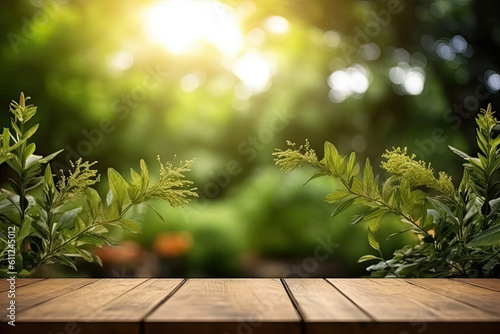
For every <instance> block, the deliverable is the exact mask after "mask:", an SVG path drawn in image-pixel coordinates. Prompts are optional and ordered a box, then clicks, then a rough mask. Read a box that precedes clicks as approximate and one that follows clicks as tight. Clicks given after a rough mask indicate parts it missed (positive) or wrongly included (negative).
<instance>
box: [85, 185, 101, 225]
mask: <svg viewBox="0 0 500 334" xmlns="http://www.w3.org/2000/svg"><path fill="white" fill-rule="evenodd" d="M85 195H86V198H87V205H88V207H89V210H90V215H91V217H92V218H93V219H95V218H96V217H97V216H98V215H99V214H100V213H101V212H102V200H101V196H99V193H98V192H97V190H95V189H92V188H86V189H85Z"/></svg>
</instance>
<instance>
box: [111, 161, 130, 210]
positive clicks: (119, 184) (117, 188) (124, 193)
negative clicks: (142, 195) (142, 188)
mask: <svg viewBox="0 0 500 334" xmlns="http://www.w3.org/2000/svg"><path fill="white" fill-rule="evenodd" d="M108 179H109V189H110V190H111V193H112V194H113V199H114V200H115V201H116V203H117V205H118V210H119V212H120V213H121V208H122V206H123V205H124V204H125V202H126V201H127V198H128V190H127V189H128V183H127V181H125V179H124V178H123V177H122V176H121V175H120V173H118V172H117V171H116V170H114V169H113V168H109V169H108Z"/></svg>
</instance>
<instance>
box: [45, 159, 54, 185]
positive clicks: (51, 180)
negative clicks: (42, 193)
mask: <svg viewBox="0 0 500 334" xmlns="http://www.w3.org/2000/svg"><path fill="white" fill-rule="evenodd" d="M43 179H44V181H45V184H46V185H47V187H48V188H49V189H55V187H56V186H55V184H54V178H53V177H52V170H51V168H50V164H48V165H47V167H45V174H44V176H43Z"/></svg>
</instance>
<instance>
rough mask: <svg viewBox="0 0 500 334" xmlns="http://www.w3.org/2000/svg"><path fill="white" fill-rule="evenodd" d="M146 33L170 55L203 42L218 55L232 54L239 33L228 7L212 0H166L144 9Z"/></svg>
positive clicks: (236, 49)
mask: <svg viewBox="0 0 500 334" xmlns="http://www.w3.org/2000/svg"><path fill="white" fill-rule="evenodd" d="M147 23H148V28H149V34H150V35H151V37H152V38H153V39H154V40H156V41H157V42H159V43H161V44H162V45H163V46H165V48H167V50H169V51H170V52H172V53H174V54H179V55H180V54H184V53H186V52H188V51H192V50H194V49H197V48H198V47H199V46H200V44H202V43H203V42H208V43H210V44H212V45H213V46H215V47H216V48H217V49H218V50H219V51H220V52H221V53H222V54H224V55H227V56H234V55H236V54H237V53H238V52H239V51H240V50H241V47H242V42H243V38H242V33H241V31H240V28H239V26H238V23H237V21H236V16H235V15H234V14H233V11H232V9H231V8H230V7H229V6H227V5H224V4H222V3H219V2H217V1H215V0H204V1H199V0H166V1H160V2H157V3H155V4H154V5H152V6H151V7H150V9H149V11H148V17H147Z"/></svg>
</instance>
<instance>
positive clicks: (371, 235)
mask: <svg viewBox="0 0 500 334" xmlns="http://www.w3.org/2000/svg"><path fill="white" fill-rule="evenodd" d="M368 243H370V246H372V248H373V249H375V250H377V251H379V252H380V244H379V243H378V241H377V239H375V234H374V233H373V231H372V230H371V229H368Z"/></svg>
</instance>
